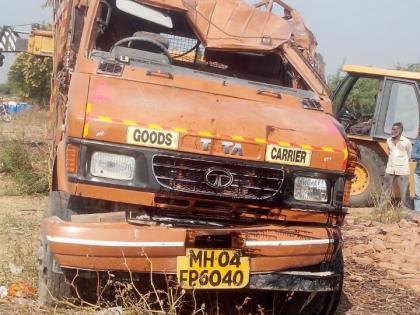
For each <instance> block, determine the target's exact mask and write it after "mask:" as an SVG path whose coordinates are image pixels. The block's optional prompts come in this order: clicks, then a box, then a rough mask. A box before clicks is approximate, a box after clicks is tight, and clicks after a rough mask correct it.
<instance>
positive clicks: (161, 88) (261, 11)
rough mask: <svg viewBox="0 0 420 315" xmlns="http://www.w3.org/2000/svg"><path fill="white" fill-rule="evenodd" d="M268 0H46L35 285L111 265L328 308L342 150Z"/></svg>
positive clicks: (345, 188) (336, 281) (292, 34)
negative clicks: (42, 178) (48, 49)
mask: <svg viewBox="0 0 420 315" xmlns="http://www.w3.org/2000/svg"><path fill="white" fill-rule="evenodd" d="M274 2H275V3H277V4H279V5H281V8H283V9H284V16H281V15H276V14H274V13H273V12H272V9H273V2H272V1H267V2H259V3H257V4H256V5H255V6H253V5H249V4H247V3H246V2H245V1H236V0H226V1H205V0H196V1H167V0H147V1H146V0H144V1H143V0H136V1H131V0H100V1H99V0H97V1H96V0H91V1H86V0H84V1H83V0H82V1H79V0H78V1H76V0H75V1H71V0H67V1H55V4H54V12H55V25H56V29H55V34H56V36H55V40H56V43H55V47H56V50H55V66H56V67H55V69H54V84H53V94H52V98H51V124H50V126H51V128H50V130H51V134H50V136H51V139H52V148H53V150H52V155H51V165H52V169H51V174H52V182H51V186H52V190H51V193H50V205H49V208H48V210H47V211H46V214H45V219H44V221H43V223H42V229H41V239H42V242H41V246H40V253H41V254H40V257H41V259H40V265H41V266H40V270H41V273H40V299H41V301H43V302H48V301H49V297H50V296H51V295H52V296H53V297H58V296H63V295H65V294H67V293H68V292H69V286H66V285H62V284H63V283H68V279H74V277H75V275H76V277H82V275H84V274H85V273H88V274H89V273H90V274H92V271H94V272H97V273H94V274H95V275H97V274H99V273H103V272H108V273H109V272H118V273H124V272H125V273H130V274H146V275H147V274H152V275H153V276H156V277H157V276H158V275H170V276H171V277H175V279H177V280H176V281H177V285H178V286H180V287H182V288H184V289H186V290H200V289H201V290H216V289H217V290H233V291H240V290H243V289H247V290H248V289H249V290H276V291H279V292H299V293H296V294H297V295H301V296H302V297H303V302H302V305H301V307H302V308H307V309H308V312H310V311H309V309H313V308H316V309H318V311H317V312H318V313H319V314H331V313H332V312H334V309H335V308H336V306H337V303H338V300H339V296H340V292H341V287H342V279H343V264H342V256H341V247H342V239H341V232H340V227H341V225H342V224H343V219H344V217H345V214H346V205H347V201H348V196H349V192H350V179H351V176H352V172H353V169H354V161H355V158H356V155H355V152H354V150H352V148H351V147H349V143H348V140H347V138H346V135H345V132H344V130H343V129H342V127H341V125H340V124H339V123H338V121H337V120H336V119H335V118H334V117H333V116H332V109H331V101H330V99H329V97H328V93H327V88H326V86H325V83H324V82H323V80H322V79H321V78H320V76H319V75H318V74H317V72H316V71H315V67H314V58H313V56H314V48H315V46H316V44H315V43H316V42H315V40H314V37H313V35H312V33H311V32H310V31H309V30H308V29H307V28H306V27H305V26H304V24H303V22H302V19H301V18H300V16H299V14H298V13H297V12H296V11H294V10H293V9H292V8H290V7H289V6H287V5H285V4H284V3H283V2H282V1H274ZM72 277H73V278H72ZM87 278H88V277H87ZM95 283H99V281H97V282H95ZM47 292H48V293H50V294H47ZM95 292H96V291H95ZM314 296H316V298H314ZM294 307H295V306H294ZM311 314H312V313H311Z"/></svg>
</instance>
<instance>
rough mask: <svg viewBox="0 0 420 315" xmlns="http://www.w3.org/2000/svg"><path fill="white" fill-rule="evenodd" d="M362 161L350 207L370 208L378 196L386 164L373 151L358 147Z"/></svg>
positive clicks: (356, 173)
mask: <svg viewBox="0 0 420 315" xmlns="http://www.w3.org/2000/svg"><path fill="white" fill-rule="evenodd" d="M358 148H359V151H360V160H359V162H358V165H357V166H356V169H355V179H354V180H353V183H352V190H351V194H350V207H356V208H357V207H369V206H371V205H373V203H374V200H375V197H377V196H378V194H379V192H380V189H381V183H382V177H383V175H384V173H385V162H384V160H383V159H382V158H381V156H380V155H379V154H378V153H376V152H375V151H374V150H373V149H371V148H369V147H367V146H365V145H358Z"/></svg>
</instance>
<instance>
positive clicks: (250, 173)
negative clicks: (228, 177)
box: [153, 154, 284, 200]
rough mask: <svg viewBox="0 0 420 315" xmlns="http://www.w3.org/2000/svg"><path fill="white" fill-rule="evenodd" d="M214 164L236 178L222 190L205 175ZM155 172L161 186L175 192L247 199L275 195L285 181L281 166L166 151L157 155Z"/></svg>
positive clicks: (263, 198) (259, 198)
mask: <svg viewBox="0 0 420 315" xmlns="http://www.w3.org/2000/svg"><path fill="white" fill-rule="evenodd" d="M211 167H219V168H223V169H226V170H228V171H229V172H230V173H231V174H232V175H233V177H234V182H233V184H232V185H231V186H230V187H228V188H224V189H222V190H221V189H216V188H212V187H210V186H209V185H207V184H206V183H205V181H204V176H205V172H206V170H207V169H209V168H211ZM153 174H154V176H155V178H156V180H157V181H158V183H159V184H160V185H161V186H162V187H164V188H167V189H169V190H172V191H178V192H185V193H191V194H200V195H207V196H220V197H227V198H233V199H247V200H265V199H269V198H272V197H274V196H275V195H276V194H277V193H278V192H279V190H280V188H281V186H282V184H283V180H284V171H283V169H282V168H270V167H266V166H260V165H255V164H254V165H252V164H250V163H248V162H246V161H231V160H226V161H220V160H212V159H211V158H194V157H181V156H175V155H174V156H172V155H165V154H156V155H154V157H153Z"/></svg>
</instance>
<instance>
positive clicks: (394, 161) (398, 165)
mask: <svg viewBox="0 0 420 315" xmlns="http://www.w3.org/2000/svg"><path fill="white" fill-rule="evenodd" d="M386 143H387V145H388V150H389V156H388V164H387V166H386V173H388V174H392V175H410V157H411V150H412V145H411V142H410V140H408V139H407V138H406V137H404V136H401V138H400V140H399V141H398V142H397V144H394V143H393V142H392V138H388V139H387V140H386Z"/></svg>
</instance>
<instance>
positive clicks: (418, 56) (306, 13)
mask: <svg viewBox="0 0 420 315" xmlns="http://www.w3.org/2000/svg"><path fill="white" fill-rule="evenodd" d="M253 1H254V2H257V0H253ZM43 2H44V0H12V1H9V0H0V25H17V24H26V23H35V22H38V23H39V22H43V21H51V12H50V10H49V9H43V8H42V7H41V6H42V3H43ZM248 2H250V0H248ZM286 2H287V3H288V4H289V5H291V6H292V7H294V8H295V9H297V10H298V11H299V12H300V13H301V15H302V17H303V18H304V20H305V23H306V24H307V26H308V27H309V28H310V29H311V30H312V31H313V33H314V34H315V36H316V38H317V40H318V52H320V53H321V54H322V55H323V56H324V59H325V61H326V64H327V66H326V72H327V74H334V73H336V72H337V70H338V69H339V68H340V66H341V65H342V64H343V62H345V63H347V64H357V65H364V66H377V67H385V68H393V67H395V66H396V65H397V64H402V65H405V64H409V63H420V36H419V30H420V18H419V12H420V0H286ZM6 3H7V5H6ZM11 61H12V56H8V57H7V60H6V63H5V66H3V68H0V83H2V82H5V81H6V80H7V66H8V65H10V62H11Z"/></svg>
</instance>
